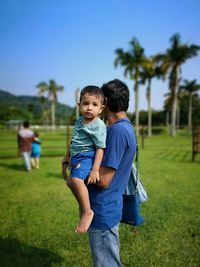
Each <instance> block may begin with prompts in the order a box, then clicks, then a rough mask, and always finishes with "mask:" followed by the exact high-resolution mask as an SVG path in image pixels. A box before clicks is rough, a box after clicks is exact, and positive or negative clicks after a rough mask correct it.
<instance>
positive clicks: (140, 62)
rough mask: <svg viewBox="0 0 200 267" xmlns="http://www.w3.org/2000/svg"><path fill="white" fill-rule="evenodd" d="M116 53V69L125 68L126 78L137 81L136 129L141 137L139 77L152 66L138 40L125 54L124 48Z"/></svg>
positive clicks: (133, 41)
mask: <svg viewBox="0 0 200 267" xmlns="http://www.w3.org/2000/svg"><path fill="white" fill-rule="evenodd" d="M115 53H116V54H117V57H116V60H115V62H114V65H115V67H116V66H117V65H118V64H120V65H122V66H124V67H125V70H124V76H125V77H126V76H127V74H129V76H130V79H131V80H134V81H135V85H134V92H135V127H136V135H139V75H140V70H141V68H142V67H145V66H148V65H150V62H149V59H148V58H146V57H145V55H144V48H143V47H142V46H141V45H140V43H139V42H138V40H137V39H136V38H133V39H132V40H131V42H130V50H129V51H127V52H125V51H124V50H123V49H122V48H118V49H116V50H115Z"/></svg>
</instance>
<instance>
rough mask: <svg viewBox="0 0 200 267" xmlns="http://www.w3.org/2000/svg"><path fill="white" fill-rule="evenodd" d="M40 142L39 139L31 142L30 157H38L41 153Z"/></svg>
mask: <svg viewBox="0 0 200 267" xmlns="http://www.w3.org/2000/svg"><path fill="white" fill-rule="evenodd" d="M40 146H41V142H40V140H39V139H37V141H33V142H32V151H31V154H32V155H40V153H41V148H40Z"/></svg>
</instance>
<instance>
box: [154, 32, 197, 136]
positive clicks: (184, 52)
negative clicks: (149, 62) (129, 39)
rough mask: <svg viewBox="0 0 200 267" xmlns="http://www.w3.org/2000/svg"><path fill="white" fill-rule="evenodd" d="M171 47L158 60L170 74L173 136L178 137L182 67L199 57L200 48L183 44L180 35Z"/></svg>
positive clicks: (164, 71)
mask: <svg viewBox="0 0 200 267" xmlns="http://www.w3.org/2000/svg"><path fill="white" fill-rule="evenodd" d="M170 42H171V47H170V48H169V49H167V51H166V53H165V54H159V55H157V56H156V59H157V60H159V61H160V62H161V65H160V68H161V70H162V72H163V73H165V74H169V89H170V93H171V97H172V107H171V135H172V136H175V135H176V130H175V129H176V108H177V92H178V87H179V81H180V73H181V66H182V65H183V63H185V62H186V60H188V59H189V58H192V57H194V56H197V54H198V50H199V49H200V46H197V45H194V44H192V45H188V44H182V43H181V38H180V35H179V34H174V35H173V36H172V37H171V38H170Z"/></svg>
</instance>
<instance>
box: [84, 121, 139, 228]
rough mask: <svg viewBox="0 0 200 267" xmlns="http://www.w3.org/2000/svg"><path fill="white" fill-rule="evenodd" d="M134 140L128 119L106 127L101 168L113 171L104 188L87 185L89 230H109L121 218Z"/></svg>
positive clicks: (132, 156)
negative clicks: (90, 212) (90, 210)
mask: <svg viewBox="0 0 200 267" xmlns="http://www.w3.org/2000/svg"><path fill="white" fill-rule="evenodd" d="M135 150H136V140H135V134H134V130H133V127H132V125H131V123H130V121H129V119H127V118H125V119H121V120H119V121H117V122H116V123H115V124H113V125H111V126H110V127H108V131H107V140H106V150H105V153H104V157H103V161H102V164H101V166H104V167H110V168H113V169H115V170H116V173H115V175H114V176H113V179H112V181H111V183H110V185H109V186H108V188H106V189H101V188H99V187H97V186H95V185H89V186H88V190H89V196H90V203H91V208H92V210H93V211H94V218H93V220H92V223H91V226H90V227H91V228H96V229H111V228H112V227H114V226H115V225H117V224H118V223H119V221H120V220H121V216H122V194H123V193H124V191H125V187H126V185H127V183H128V179H129V176H130V172H131V167H132V163H133V158H134V154H135Z"/></svg>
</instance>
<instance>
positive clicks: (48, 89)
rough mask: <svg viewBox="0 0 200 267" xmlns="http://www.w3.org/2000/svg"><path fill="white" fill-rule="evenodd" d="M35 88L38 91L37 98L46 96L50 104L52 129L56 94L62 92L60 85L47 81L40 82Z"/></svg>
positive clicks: (53, 126)
mask: <svg viewBox="0 0 200 267" xmlns="http://www.w3.org/2000/svg"><path fill="white" fill-rule="evenodd" d="M36 87H37V88H38V89H39V92H38V94H39V96H42V95H44V94H46V93H47V94H48V98H49V100H50V102H51V123H52V128H53V129H54V128H55V105H56V102H57V93H58V92H61V91H63V90H64V87H63V86H62V85H57V83H56V82H55V81H54V80H49V83H46V82H41V83H39V84H38V85H36Z"/></svg>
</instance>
